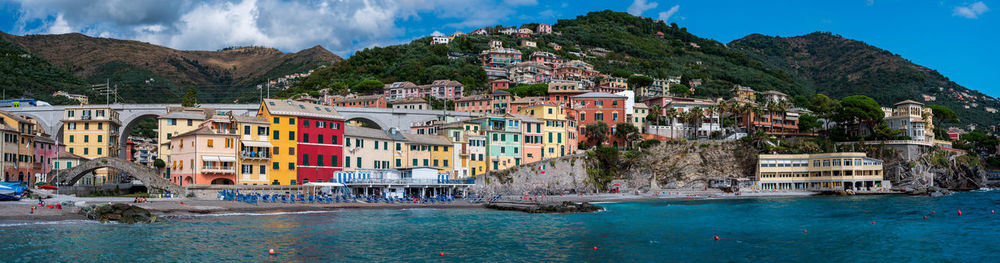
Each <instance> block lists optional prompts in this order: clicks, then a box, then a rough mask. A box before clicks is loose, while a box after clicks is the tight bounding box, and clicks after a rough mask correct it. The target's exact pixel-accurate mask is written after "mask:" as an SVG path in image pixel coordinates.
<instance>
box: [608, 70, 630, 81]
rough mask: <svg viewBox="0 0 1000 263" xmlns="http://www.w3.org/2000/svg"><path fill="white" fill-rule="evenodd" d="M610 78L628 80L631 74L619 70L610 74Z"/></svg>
mask: <svg viewBox="0 0 1000 263" xmlns="http://www.w3.org/2000/svg"><path fill="white" fill-rule="evenodd" d="M611 76H612V77H616V78H623V79H624V78H628V77H629V76H632V73H628V71H625V70H621V69H619V70H615V71H613V72H611Z"/></svg>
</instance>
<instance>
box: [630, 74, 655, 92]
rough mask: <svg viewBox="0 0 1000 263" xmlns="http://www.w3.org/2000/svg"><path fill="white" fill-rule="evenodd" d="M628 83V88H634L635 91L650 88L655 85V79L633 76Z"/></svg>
mask: <svg viewBox="0 0 1000 263" xmlns="http://www.w3.org/2000/svg"><path fill="white" fill-rule="evenodd" d="M626 83H628V86H629V87H630V88H632V90H635V89H636V88H641V87H649V86H651V85H653V78H650V77H649V76H643V75H632V76H629V77H628V80H626Z"/></svg>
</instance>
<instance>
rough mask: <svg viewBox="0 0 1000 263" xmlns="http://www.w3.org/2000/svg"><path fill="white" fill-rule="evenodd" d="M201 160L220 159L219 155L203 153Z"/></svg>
mask: <svg viewBox="0 0 1000 263" xmlns="http://www.w3.org/2000/svg"><path fill="white" fill-rule="evenodd" d="M201 160H202V161H206V162H218V161H219V156H214V155H202V156H201Z"/></svg>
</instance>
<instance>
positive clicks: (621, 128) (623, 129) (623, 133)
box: [615, 122, 641, 148]
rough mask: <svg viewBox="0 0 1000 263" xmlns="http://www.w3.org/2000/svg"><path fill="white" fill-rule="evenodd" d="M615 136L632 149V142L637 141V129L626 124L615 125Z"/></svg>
mask: <svg viewBox="0 0 1000 263" xmlns="http://www.w3.org/2000/svg"><path fill="white" fill-rule="evenodd" d="M615 136H616V137H618V138H621V139H622V140H624V141H625V145H626V147H628V148H632V142H633V141H637V140H639V139H640V138H641V137H639V128H636V127H635V125H632V124H631V123H627V122H620V123H618V124H615Z"/></svg>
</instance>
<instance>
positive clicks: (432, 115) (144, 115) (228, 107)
mask: <svg viewBox="0 0 1000 263" xmlns="http://www.w3.org/2000/svg"><path fill="white" fill-rule="evenodd" d="M89 106H99V105H89ZM107 106H108V107H110V108H111V109H113V110H115V111H118V113H119V116H118V117H119V121H121V127H120V128H119V130H118V132H119V133H118V134H121V135H122V136H119V137H120V138H119V143H118V145H120V146H122V147H120V148H121V151H120V152H119V156H122V157H124V156H125V150H126V149H125V147H124V146H125V142H126V140H128V134H129V132H131V131H132V128H133V127H134V126H135V125H136V124H138V123H139V121H141V120H143V119H148V118H156V117H157V116H159V115H162V114H166V113H167V107H180V104H110V105H107ZM200 106H201V107H204V108H215V109H216V112H232V113H233V114H234V115H256V114H257V110H258V108H259V107H260V105H259V104H202V105H200ZM68 107H76V106H64V105H61V106H37V107H17V108H13V107H11V108H0V110H3V111H8V112H11V113H15V114H18V115H24V116H28V117H31V118H33V119H35V120H37V121H38V123H39V125H41V126H42V127H43V128H44V129H45V131H46V132H48V133H49V134H51V135H54V136H56V137H59V138H61V137H62V133H63V131H62V128H63V123H62V119H63V115H64V114H65V113H64V111H65V109H66V108H68ZM334 108H335V109H336V110H337V112H338V113H340V115H341V116H343V117H344V118H345V119H346V120H356V121H360V122H362V123H365V124H368V125H373V126H378V127H379V128H382V129H388V128H391V127H395V128H398V129H399V130H402V131H408V130H409V129H410V123H413V122H424V121H429V120H434V119H437V118H438V117H441V116H452V117H456V118H458V119H468V118H472V117H476V116H478V115H476V114H473V113H469V112H460V111H443V110H411V109H383V108H356V107H334Z"/></svg>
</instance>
